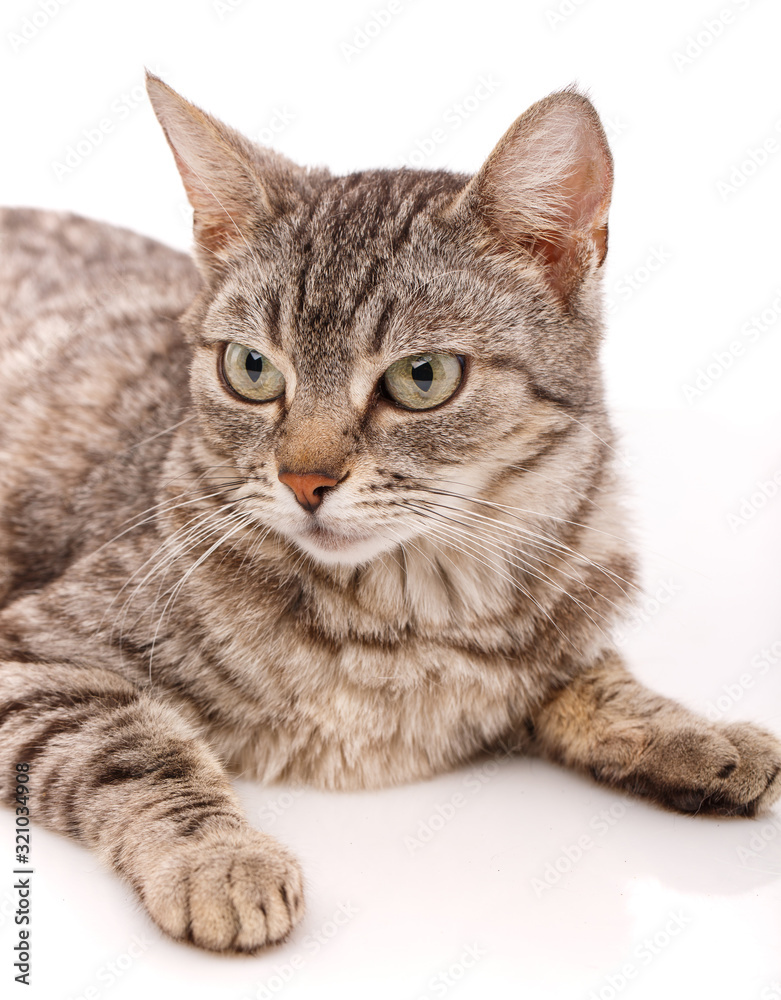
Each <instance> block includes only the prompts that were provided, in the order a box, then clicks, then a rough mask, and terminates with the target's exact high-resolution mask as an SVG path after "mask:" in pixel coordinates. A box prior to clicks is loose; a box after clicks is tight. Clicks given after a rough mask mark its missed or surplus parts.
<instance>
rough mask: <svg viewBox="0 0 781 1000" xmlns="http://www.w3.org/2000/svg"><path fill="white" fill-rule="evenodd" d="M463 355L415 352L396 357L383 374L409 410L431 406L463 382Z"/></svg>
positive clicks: (386, 385)
mask: <svg viewBox="0 0 781 1000" xmlns="http://www.w3.org/2000/svg"><path fill="white" fill-rule="evenodd" d="M462 374H463V359H462V358H460V357H458V356H457V355H455V354H415V355H413V356H412V357H411V358H401V360H400V361H394V362H393V364H392V365H391V366H390V368H389V369H388V370H387V371H386V372H385V374H384V375H383V377H382V384H383V387H384V388H385V391H386V392H387V394H388V395H389V396H390V397H391V399H393V400H395V401H396V402H397V403H398V404H399V406H403V407H405V408H406V409H408V410H430V409H431V408H432V407H434V406H439V404H440V403H444V402H445V400H446V399H450V397H451V396H452V395H453V393H454V392H455V391H456V389H457V388H458V387H459V385H460V384H461V376H462Z"/></svg>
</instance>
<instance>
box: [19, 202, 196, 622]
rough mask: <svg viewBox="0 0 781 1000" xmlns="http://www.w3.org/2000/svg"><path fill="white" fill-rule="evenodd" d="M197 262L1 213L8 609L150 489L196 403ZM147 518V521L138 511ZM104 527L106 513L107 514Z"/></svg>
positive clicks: (65, 219)
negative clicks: (189, 325)
mask: <svg viewBox="0 0 781 1000" xmlns="http://www.w3.org/2000/svg"><path fill="white" fill-rule="evenodd" d="M197 288H198V278H197V275H196V272H195V269H194V267H193V265H192V263H191V262H190V259H189V258H188V257H187V256H186V255H185V254H182V253H179V252H178V251H175V250H172V249H170V248H168V247H165V246H163V245H162V244H160V243H157V242H155V241H153V240H150V239H147V238H145V237H142V236H139V235H137V234H135V233H132V232H130V231H128V230H124V229H120V228H118V227H114V226H110V225H107V224H104V223H99V222H94V221H91V220H88V219H84V218H81V217H79V216H75V215H70V214H60V213H56V212H46V211H36V210H33V209H0V468H2V471H3V474H2V477H0V604H2V603H3V600H4V599H6V600H7V599H8V597H9V596H11V595H12V594H13V593H16V592H18V591H19V590H20V589H29V588H30V587H34V586H40V585H41V584H42V583H45V581H46V580H47V579H51V578H52V577H54V576H56V575H58V573H59V572H61V570H62V569H63V568H64V566H65V565H67V562H68V561H69V560H71V559H72V558H74V557H75V556H77V555H78V552H79V550H80V549H81V548H82V547H83V546H84V545H85V544H89V540H90V537H91V536H92V535H94V534H95V529H96V522H95V521H93V520H92V515H97V514H98V512H99V511H101V510H102V511H105V510H106V509H110V510H111V511H112V516H115V517H116V518H117V519H118V521H121V520H122V519H123V517H124V516H128V515H129V514H132V513H133V512H134V510H135V509H136V508H137V507H138V504H139V503H142V502H143V501H144V499H145V497H146V495H148V491H149V490H150V489H151V488H153V487H152V483H153V480H154V476H153V475H149V474H147V473H151V472H152V467H153V466H154V465H155V464H157V466H159V462H160V460H161V451H160V447H157V448H155V447H154V443H153V446H152V447H151V448H147V447H143V448H141V447H137V445H138V443H139V442H140V441H142V440H144V439H145V438H148V437H149V436H150V435H154V434H155V433H157V432H158V431H161V430H164V428H165V427H167V426H168V425H169V424H170V423H172V422H174V421H175V419H176V417H177V415H180V414H181V412H182V407H183V405H184V401H185V399H186V376H187V372H186V368H187V362H186V352H185V350H184V345H183V342H182V338H181V333H180V331H179V328H178V325H177V323H176V319H177V317H178V316H179V315H181V313H182V312H183V311H184V309H185V308H186V307H187V306H188V305H189V303H190V302H191V301H192V299H193V297H194V295H195V293H196V291H197ZM141 509H143V508H141ZM101 516H103V517H105V514H103V515H101Z"/></svg>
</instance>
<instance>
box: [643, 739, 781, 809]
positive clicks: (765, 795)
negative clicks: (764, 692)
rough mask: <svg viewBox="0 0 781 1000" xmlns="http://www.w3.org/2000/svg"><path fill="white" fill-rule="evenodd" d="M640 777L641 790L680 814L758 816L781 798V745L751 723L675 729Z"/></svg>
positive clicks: (655, 747)
mask: <svg viewBox="0 0 781 1000" xmlns="http://www.w3.org/2000/svg"><path fill="white" fill-rule="evenodd" d="M649 765H651V766H649ZM641 773H642V779H641V781H640V783H639V785H638V788H637V790H638V791H640V792H641V794H647V795H650V796H651V797H653V798H656V799H657V800H658V801H660V802H661V803H662V804H663V805H666V806H668V807H670V808H672V809H676V810H678V811H680V812H686V813H699V814H710V815H719V816H756V815H757V814H758V813H760V812H763V811H764V810H765V809H767V808H768V807H769V806H771V805H772V804H773V803H774V802H775V801H776V800H777V799H778V798H779V797H780V796H781V743H779V741H778V739H776V737H775V736H773V735H771V734H770V733H767V732H765V731H764V730H763V729H760V728H759V727H758V726H754V725H752V724H751V723H748V722H737V723H732V724H719V725H716V724H711V725H707V724H704V723H703V724H701V725H700V726H698V727H696V728H695V727H692V728H682V729H679V730H670V731H667V732H663V733H660V734H658V735H657V738H656V739H655V740H653V742H652V744H651V746H650V748H649V751H648V753H647V755H645V759H644V760H643V762H642V765H641Z"/></svg>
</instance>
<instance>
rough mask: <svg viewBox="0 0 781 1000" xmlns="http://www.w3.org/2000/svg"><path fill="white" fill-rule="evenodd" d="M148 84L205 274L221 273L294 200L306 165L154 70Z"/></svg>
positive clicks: (199, 260) (147, 76)
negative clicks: (205, 107)
mask: <svg viewBox="0 0 781 1000" xmlns="http://www.w3.org/2000/svg"><path fill="white" fill-rule="evenodd" d="M146 88H147V93H148V94H149V99H150V101H151V102H152V107H153V108H154V110H155V114H156V115H157V119H158V121H159V122H160V124H161V126H162V128H163V132H164V133H165V137H166V139H167V140H168V145H169V146H170V147H171V150H172V152H173V154H174V159H175V160H176V166H177V167H178V168H179V173H180V175H181V177H182V181H183V183H184V187H185V190H186V192H187V197H188V199H189V201H190V204H191V205H192V207H193V228H194V236H195V244H196V246H195V250H196V257H197V260H198V263H199V266H200V268H201V270H202V271H203V272H204V273H205V274H207V275H208V274H210V273H214V272H215V271H216V272H218V273H221V272H222V271H223V270H224V267H225V265H226V264H227V263H228V261H229V260H231V258H233V257H235V256H236V254H237V253H240V252H241V251H242V249H243V248H244V249H246V248H250V249H251V246H252V242H253V240H257V239H259V238H260V239H262V237H263V229H264V227H265V226H267V225H268V223H269V221H270V220H271V219H273V218H274V217H275V216H276V215H278V214H280V213H281V212H283V211H284V210H285V209H286V208H287V207H288V206H287V204H286V200H287V198H288V197H289V194H290V191H291V189H292V187H293V184H292V183H291V181H292V180H293V177H292V175H293V174H294V173H295V172H298V171H299V169H300V168H298V167H296V166H295V164H293V163H291V162H290V161H289V160H287V159H286V158H285V157H283V156H281V155H279V154H277V153H274V152H273V151H272V150H269V149H264V148H261V147H258V146H255V145H254V144H252V143H251V142H249V140H247V139H245V138H244V136H242V135H241V134H240V133H238V132H236V131H235V130H234V129H232V128H230V127H229V126H227V125H225V124H223V123H222V122H221V121H218V120H217V119H216V118H214V117H212V116H211V115H209V114H207V113H206V112H205V111H202V110H201V109H200V108H198V107H196V106H195V105H194V104H190V102H189V101H186V100H185V99H184V98H183V97H182V96H181V95H179V94H177V93H176V91H175V90H172V89H171V87H169V86H168V85H167V84H166V83H163V81H162V80H161V79H159V78H158V77H156V76H155V75H154V74H152V73H149V72H148V71H147V75H146Z"/></svg>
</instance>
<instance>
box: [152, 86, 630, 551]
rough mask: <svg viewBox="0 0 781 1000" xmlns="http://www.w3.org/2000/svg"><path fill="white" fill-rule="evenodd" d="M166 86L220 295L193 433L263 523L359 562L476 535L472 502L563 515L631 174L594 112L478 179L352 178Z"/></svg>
mask: <svg viewBox="0 0 781 1000" xmlns="http://www.w3.org/2000/svg"><path fill="white" fill-rule="evenodd" d="M148 88H149V93H150V97H151V100H152V103H153V105H154V108H155V111H156V113H157V116H158V118H159V120H160V123H161V124H162V126H163V129H164V131H165V134H166V137H167V139H168V142H169V144H170V146H171V148H172V150H173V152H174V156H175V158H176V163H177V166H178V168H179V171H180V173H181V176H182V179H183V181H184V185H185V188H186V190H187V195H188V197H189V199H190V202H191V204H192V206H193V209H194V229H195V241H196V257H197V261H198V264H199V267H200V270H201V273H202V275H203V277H204V290H203V292H202V294H201V295H200V297H199V299H198V300H197V302H196V304H195V306H194V308H193V309H192V310H191V311H190V313H189V316H188V319H187V329H188V333H189V337H190V340H191V348H192V358H191V391H192V398H193V401H194V406H195V408H196V412H197V416H198V421H197V426H198V428H199V431H196V430H194V429H193V428H194V426H195V425H192V426H191V429H190V430H189V433H191V434H196V433H197V434H198V435H199V439H198V442H197V444H198V447H199V449H200V451H201V453H202V455H203V456H208V460H207V459H206V458H204V459H203V461H204V467H206V466H208V464H209V462H211V463H212V464H213V466H214V467H215V468H216V467H218V466H222V467H224V466H228V467H230V468H231V469H235V470H236V472H237V473H238V475H239V476H240V477H244V478H246V481H247V486H246V497H245V501H244V506H245V509H247V510H250V511H251V512H252V514H253V516H255V517H256V518H257V520H258V522H260V523H261V524H263V525H266V526H267V527H270V528H272V529H273V530H274V531H277V532H279V533H281V534H282V535H283V536H285V537H286V538H287V539H288V540H289V541H292V542H294V543H295V544H296V545H298V546H299V547H300V548H301V549H303V550H304V551H305V552H307V553H308V554H309V555H311V556H314V557H315V558H316V559H318V560H320V561H321V562H324V563H343V564H348V565H357V564H359V563H362V562H365V561H366V560H369V559H371V558H373V557H375V556H378V555H379V554H380V553H382V552H384V551H387V550H389V549H391V548H394V547H396V546H398V544H399V543H413V541H414V539H415V538H416V537H418V536H421V535H428V536H429V537H433V538H437V537H441V538H442V539H443V540H444V539H445V538H450V539H452V538H454V537H457V533H458V530H459V529H458V528H457V526H456V525H457V524H462V525H463V516H462V512H463V511H464V510H466V509H467V506H468V504H467V500H466V498H468V497H472V498H475V497H477V498H480V497H483V498H485V497H488V498H489V499H491V501H492V502H494V503H496V502H499V503H502V502H504V501H506V500H508V499H509V500H510V501H514V503H515V506H516V507H517V508H518V509H520V507H519V504H518V501H519V500H521V501H523V502H525V503H526V504H531V503H533V504H535V507H531V508H527V509H530V510H535V509H536V507H538V506H540V505H542V506H543V507H546V509H548V507H549V509H550V510H554V509H556V510H564V509H565V507H563V506H561V494H562V488H564V489H565V492H566V491H568V490H570V489H574V488H576V481H577V479H578V474H579V470H582V469H583V468H585V467H587V466H588V464H589V463H590V462H592V461H593V460H594V451H595V439H594V436H593V435H591V436H588V435H582V434H580V433H579V431H578V426H579V425H580V426H582V425H583V424H584V422H587V414H589V413H595V412H601V384H600V378H599V371H598V367H597V358H596V354H597V346H598V341H599V337H600V332H601V331H600V299H599V268H600V265H601V264H602V262H603V260H604V257H605V252H606V245H607V212H608V205H609V200H610V191H611V183H612V163H611V157H610V153H609V150H608V146H607V141H606V139H605V135H604V132H603V129H602V127H601V125H600V122H599V119H598V117H597V115H596V112H595V111H594V109H593V107H592V106H591V104H590V103H589V101H588V100H587V99H586V98H585V97H583V96H582V95H580V94H579V93H577V92H575V91H574V90H565V91H562V92H560V93H556V94H553V95H551V96H549V97H547V98H545V99H544V100H542V101H540V102H539V103H538V104H535V105H534V106H533V107H532V108H530V109H529V110H528V111H527V112H526V113H525V114H524V115H522V116H521V117H520V118H519V119H518V120H517V121H516V122H515V123H514V124H513V125H512V126H511V127H510V129H509V130H508V131H507V132H506V134H505V135H504V137H503V138H502V139H501V140H500V142H499V144H498V145H497V147H496V148H495V149H494V151H493V153H492V154H491V155H490V156H489V158H488V160H487V161H486V162H485V164H484V165H483V167H482V168H481V169H480V170H479V171H478V173H477V174H476V175H475V176H473V177H468V176H465V175H459V174H453V173H449V172H446V171H418V170H408V169H403V170H377V171H362V172H358V173H355V174H351V175H349V176H346V177H333V176H332V175H331V174H330V173H328V172H327V171H325V170H320V169H318V170H307V169H304V168H301V167H299V166H297V165H295V164H293V163H292V162H290V161H289V160H287V159H286V158H285V157H283V156H281V155H279V154H277V153H274V152H273V151H271V150H268V149H264V148H260V147H258V146H256V145H254V144H252V143H251V142H249V141H248V140H247V139H245V138H243V137H242V136H240V135H239V134H238V133H236V132H235V131H234V130H232V129H230V128H228V127H227V126H225V125H223V124H222V123H220V122H218V121H217V120H215V119H214V118H212V117H211V116H210V115H207V114H206V113H204V112H203V111H201V110H200V109H198V108H196V107H194V106H193V105H191V104H189V103H188V102H187V101H185V100H184V99H183V98H181V97H180V96H179V95H178V94H176V93H175V92H174V91H172V90H171V89H170V88H169V87H167V86H166V85H165V84H164V83H163V82H162V81H160V80H158V79H157V78H156V77H153V76H150V77H149V79H148ZM185 363H186V362H185ZM471 509H472V510H473V511H474V507H473V508H471ZM494 509H499V508H494ZM488 513H490V512H487V514H486V517H487V516H488ZM470 516H475V515H474V513H473V514H471V515H470Z"/></svg>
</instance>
